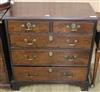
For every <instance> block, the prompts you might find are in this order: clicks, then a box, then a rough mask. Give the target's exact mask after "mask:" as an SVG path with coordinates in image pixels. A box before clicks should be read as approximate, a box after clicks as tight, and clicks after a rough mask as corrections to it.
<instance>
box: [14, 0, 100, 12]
mask: <svg viewBox="0 0 100 92" xmlns="http://www.w3.org/2000/svg"><path fill="white" fill-rule="evenodd" d="M13 1H15V2H89V3H90V4H91V5H92V6H93V8H94V10H95V11H96V12H100V0H13Z"/></svg>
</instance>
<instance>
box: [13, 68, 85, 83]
mask: <svg viewBox="0 0 100 92" xmlns="http://www.w3.org/2000/svg"><path fill="white" fill-rule="evenodd" d="M13 69H14V71H13V72H14V77H15V80H17V81H36V82H44V81H85V80H86V76H87V68H78V67H75V68H72V67H13Z"/></svg>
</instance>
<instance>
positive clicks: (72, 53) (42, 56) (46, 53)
mask: <svg viewBox="0 0 100 92" xmlns="http://www.w3.org/2000/svg"><path fill="white" fill-rule="evenodd" d="M11 58H12V63H13V64H14V65H29V66H31V65H33V66H75V65H76V66H78V65H83V66H84V65H85V66H87V65H88V63H89V61H88V60H89V51H85V50H82V51H80V50H40V51H39V50H12V51H11Z"/></svg>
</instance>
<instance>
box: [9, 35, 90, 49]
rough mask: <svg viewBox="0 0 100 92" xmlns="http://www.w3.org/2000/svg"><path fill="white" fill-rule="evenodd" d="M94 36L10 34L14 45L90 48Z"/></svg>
mask: <svg viewBox="0 0 100 92" xmlns="http://www.w3.org/2000/svg"><path fill="white" fill-rule="evenodd" d="M91 40H92V36H80V35H79V36H66V35H10V41H11V46H12V47H37V48H38V47H42V48H46V47H53V48H90V47H91Z"/></svg>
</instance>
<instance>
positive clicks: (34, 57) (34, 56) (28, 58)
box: [24, 55, 37, 61]
mask: <svg viewBox="0 0 100 92" xmlns="http://www.w3.org/2000/svg"><path fill="white" fill-rule="evenodd" d="M24 56H25V57H26V58H27V60H28V61H32V60H34V59H36V58H37V56H36V55H33V57H32V58H30V57H29V56H28V55H24Z"/></svg>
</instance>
